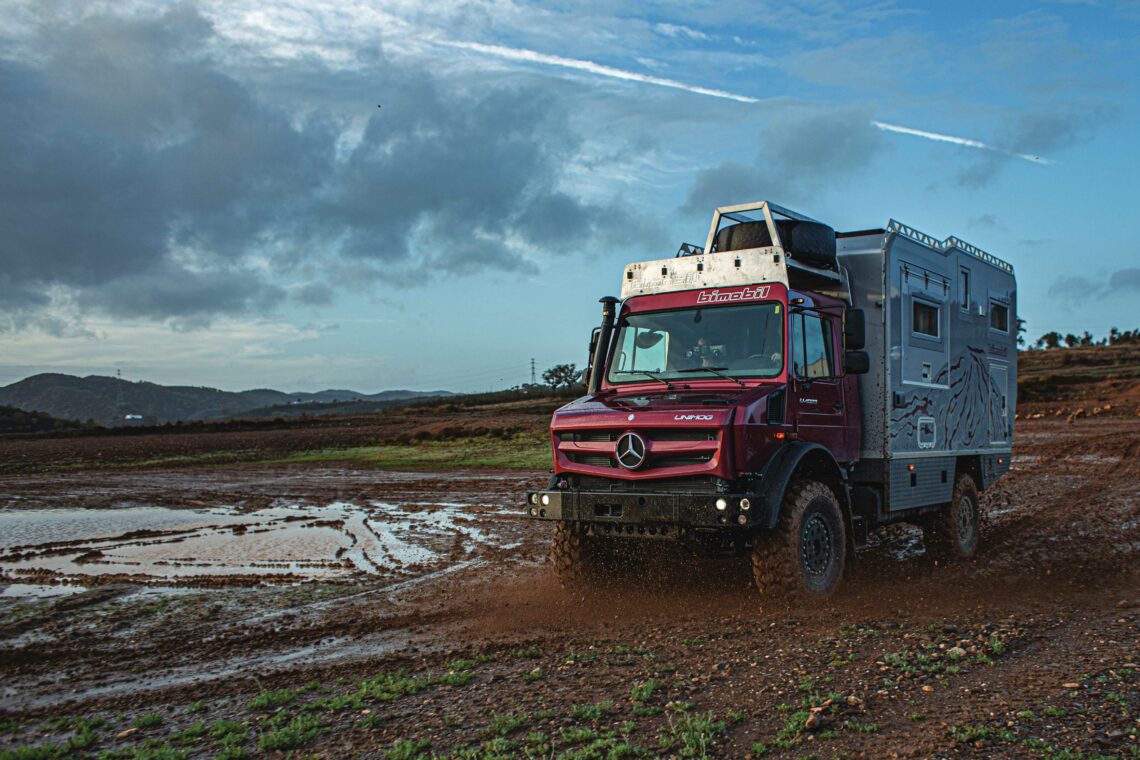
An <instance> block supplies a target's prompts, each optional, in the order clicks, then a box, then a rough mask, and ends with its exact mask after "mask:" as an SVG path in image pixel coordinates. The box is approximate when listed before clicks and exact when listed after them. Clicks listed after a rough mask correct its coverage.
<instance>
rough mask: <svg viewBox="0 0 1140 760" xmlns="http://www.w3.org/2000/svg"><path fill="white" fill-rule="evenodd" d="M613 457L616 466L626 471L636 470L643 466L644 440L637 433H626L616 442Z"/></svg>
mask: <svg viewBox="0 0 1140 760" xmlns="http://www.w3.org/2000/svg"><path fill="white" fill-rule="evenodd" d="M614 455H615V456H617V461H618V464H620V465H621V466H622V467H624V468H625V469H627V470H636V469H637V468H638V467H640V466H641V465H643V464H645V439H643V438H642V437H641V436H640V435H638V434H637V433H626V434H625V435H623V436H622V437H621V438H618V440H617V446H615V447H614Z"/></svg>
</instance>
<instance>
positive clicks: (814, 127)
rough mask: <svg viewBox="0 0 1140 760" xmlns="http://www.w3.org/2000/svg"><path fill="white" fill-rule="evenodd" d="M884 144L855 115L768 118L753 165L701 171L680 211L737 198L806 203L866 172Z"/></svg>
mask: <svg viewBox="0 0 1140 760" xmlns="http://www.w3.org/2000/svg"><path fill="white" fill-rule="evenodd" d="M884 139H885V138H884V137H883V135H882V133H881V132H880V131H879V130H877V129H875V127H874V126H872V124H871V119H870V117H869V116H868V114H866V113H864V112H863V111H861V110H858V109H834V110H827V111H813V112H810V113H804V112H798V113H779V114H773V115H772V116H771V117H770V120H769V122H768V124H767V126H766V127H765V129H764V131H763V133H762V134H761V145H762V147H761V150H760V153H759V155H757V157H756V159H755V161H754V162H752V163H751V164H744V163H739V162H726V163H722V164H721V165H719V166H717V167H715V168H712V169H706V170H705V171H702V172H701V173H700V174H698V175H697V179H696V181H695V182H694V183H693V186H692V188H691V189H690V190H689V195H688V198H687V200H686V203H685V209H686V210H688V211H700V212H703V211H707V210H708V209H709V208H712V207H714V206H723V205H725V204H729V203H739V202H740V199H742V198H749V199H760V198H773V199H776V198H779V199H786V200H787V201H788V202H797V201H801V200H805V199H807V198H808V197H810V195H811V194H812V193H814V192H817V191H819V190H820V189H822V188H824V187H826V186H828V185H831V184H834V183H835V182H837V181H841V180H843V179H846V178H848V177H850V176H851V175H853V174H855V173H856V172H857V171H858V170H859V169H861V168H863V167H865V166H868V165H869V164H870V163H871V159H872V158H873V157H874V155H875V154H876V153H877V152H878V151H879V150H880V149H881V148H882V146H883V143H884Z"/></svg>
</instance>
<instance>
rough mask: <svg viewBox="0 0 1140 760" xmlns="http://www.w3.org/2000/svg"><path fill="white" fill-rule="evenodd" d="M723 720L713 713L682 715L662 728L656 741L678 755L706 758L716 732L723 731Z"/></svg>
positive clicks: (664, 748)
mask: <svg viewBox="0 0 1140 760" xmlns="http://www.w3.org/2000/svg"><path fill="white" fill-rule="evenodd" d="M724 728H725V724H724V721H723V720H716V717H715V716H714V715H713V713H711V712H708V713H700V714H698V713H694V714H690V715H683V716H681V717H680V718H678V719H677V720H676V721H675V722H674V721H670V722H669V725H668V726H666V727H664V728H662V729H661V731H660V732H659V733H658V735H657V741H658V743H659V744H660V745H661V748H662V749H663V750H667V751H669V752H671V753H675V754H676V755H678V756H679V757H694V758H707V757H709V751H710V749H711V748H712V745H713V742H714V741H715V739H716V737H717V735H718V734H720V733H721V732H723V731H724Z"/></svg>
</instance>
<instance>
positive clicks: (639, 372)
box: [621, 369, 673, 390]
mask: <svg viewBox="0 0 1140 760" xmlns="http://www.w3.org/2000/svg"><path fill="white" fill-rule="evenodd" d="M621 374H623V375H645V376H646V377H648V378H652V379H653V380H656V381H657V382H659V383H665V387H666V388H668V389H669V390H673V383H671V382H669V381H668V380H666V379H665V378H663V377H661V376H660V375H658V374H655V373H653V372H646V371H645V370H643V369H635V370H623V371H622V372H621Z"/></svg>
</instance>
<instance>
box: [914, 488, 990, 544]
mask: <svg viewBox="0 0 1140 760" xmlns="http://www.w3.org/2000/svg"><path fill="white" fill-rule="evenodd" d="M979 526H980V521H979V514H978V486H977V485H976V484H975V483H974V479H973V478H972V477H971V476H970V475H967V474H965V473H962V474H960V475H959V476H958V478H957V479H956V480H955V481H954V495H953V496H952V497H951V499H950V503H949V504H946V505H944V506H943V507H942V509H940V510H939V511H938V514H937V515H935V516H934V517H933V518H932V519H931V520H930V522H928V523H927V524H926V525H924V526H923V528H922V541H923V543H924V544H926V553H927V555H928V556H930V557H931V558H933V559H936V560H939V561H942V562H950V561H953V560H958V559H969V558H970V557H973V556H974V555H975V554H976V553H977V551H978V539H979V538H980V534H981V531H980V528H979Z"/></svg>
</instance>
